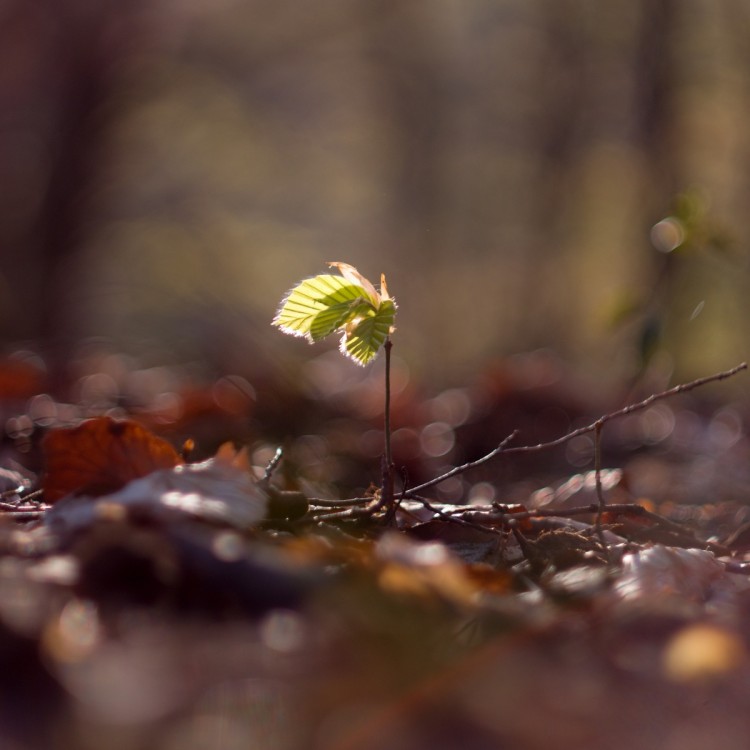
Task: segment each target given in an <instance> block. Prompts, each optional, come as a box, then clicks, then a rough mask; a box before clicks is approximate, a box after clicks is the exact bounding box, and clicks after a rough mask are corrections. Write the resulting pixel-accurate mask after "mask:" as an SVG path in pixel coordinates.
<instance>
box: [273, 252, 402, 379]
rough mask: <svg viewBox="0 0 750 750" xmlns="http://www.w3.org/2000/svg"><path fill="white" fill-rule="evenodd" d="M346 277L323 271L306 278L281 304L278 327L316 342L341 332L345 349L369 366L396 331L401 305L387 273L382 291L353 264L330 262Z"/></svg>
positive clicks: (275, 320) (277, 321)
mask: <svg viewBox="0 0 750 750" xmlns="http://www.w3.org/2000/svg"><path fill="white" fill-rule="evenodd" d="M328 265H329V266H331V267H332V268H337V269H338V270H339V272H340V273H341V276H334V275H332V274H322V275H321V276H314V277H313V278H311V279H305V280H304V281H302V282H300V283H299V284H297V286H295V287H294V289H292V290H291V291H290V292H289V293H288V294H287V296H286V297H285V298H284V300H283V301H282V303H281V307H280V308H279V311H278V312H277V313H276V316H275V317H274V319H273V325H275V326H278V327H279V328H281V330H282V331H284V333H290V334H291V335H292V336H304V337H305V338H307V340H308V341H309V342H310V343H315V342H316V341H320V340H322V339H324V338H326V337H327V336H330V335H331V334H332V333H337V332H341V333H342V336H341V352H342V353H343V354H345V355H346V356H347V357H350V358H351V359H353V360H354V361H355V362H356V363H357V364H360V365H366V364H367V363H368V362H370V361H371V360H373V359H374V358H375V356H376V355H377V353H378V350H379V349H380V347H381V346H383V344H384V343H385V341H386V339H387V338H388V336H389V335H390V334H391V333H392V332H393V330H394V329H393V321H394V318H395V317H396V303H395V302H394V301H393V300H392V299H391V298H390V296H389V295H388V288H387V287H386V284H385V276H381V277H380V292H377V291H376V290H375V287H374V286H373V285H372V283H371V282H369V281H368V280H367V279H366V278H365V277H364V276H362V274H361V273H359V271H357V269H356V268H354V267H353V266H350V265H349V264H348V263H329V264H328Z"/></svg>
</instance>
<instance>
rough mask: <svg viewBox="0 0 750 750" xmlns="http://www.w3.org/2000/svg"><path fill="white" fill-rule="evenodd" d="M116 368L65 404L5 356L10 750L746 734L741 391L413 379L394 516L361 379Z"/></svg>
mask: <svg viewBox="0 0 750 750" xmlns="http://www.w3.org/2000/svg"><path fill="white" fill-rule="evenodd" d="M110 364H111V362H110ZM527 365H528V363H527ZM100 369H101V371H97V372H89V373H88V374H86V375H85V377H82V379H81V380H80V381H78V382H77V384H76V386H75V388H72V389H71V392H70V394H69V397H68V398H65V399H63V398H53V397H51V396H49V395H47V392H46V390H45V388H44V383H43V371H42V370H41V369H39V368H38V367H37V364H36V363H35V362H34V361H33V360H29V361H21V360H19V359H13V360H8V361H6V362H4V363H3V364H2V366H0V394H2V400H1V402H0V406H2V409H3V413H4V417H5V423H6V430H5V436H4V441H3V463H2V468H1V469H0V480H2V489H3V498H2V501H1V502H0V514H1V515H0V666H1V667H2V668H0V747H2V748H4V750H37V748H38V749H39V750H42V749H43V750H48V749H50V750H55V749H57V748H60V749H61V750H73V749H78V748H81V750H88V749H89V748H90V749H91V750H99V749H100V748H102V747H107V748H110V749H114V750H177V749H178V748H179V750H205V748H211V749H212V750H240V748H242V749H243V750H244V749H246V748H250V747H263V748H273V749H274V750H298V749H300V750H302V749H305V750H307V749H310V750H349V749H351V750H355V749H356V750H376V749H379V748H386V747H387V748H389V750H421V748H430V749H432V750H437V749H438V748H452V747H461V748H467V749H471V750H474V749H476V750H485V749H486V750H490V749H493V750H494V749H496V748H506V747H507V748H513V749H514V750H517V749H519V748H529V749H532V750H534V749H536V748H538V749H539V750H543V749H546V748H555V750H566V749H567V748H580V747H590V748H612V750H619V749H622V750H626V748H627V749H628V750H629V749H630V748H632V747H638V748H641V749H645V748H660V750H664V749H666V750H670V749H672V748H674V750H677V749H678V748H679V750H703V749H704V748H706V747H709V746H711V747H721V748H722V749H723V750H733V749H734V748H737V750H740V748H742V750H744V748H746V747H747V738H748V736H750V714H749V713H748V711H747V706H748V705H750V626H748V622H749V621H750V530H748V529H750V460H749V459H750V439H748V437H747V434H746V424H747V414H746V411H745V410H746V407H747V405H744V406H743V405H742V404H738V403H727V402H726V401H725V400H722V397H721V392H722V384H721V383H719V382H718V381H719V380H722V379H723V378H724V375H721V376H718V375H717V376H711V377H709V378H707V379H705V380H704V381H701V382H699V383H698V382H696V383H693V384H689V387H685V388H675V389H673V390H672V391H669V392H666V391H663V392H660V393H659V394H657V397H656V398H649V397H648V396H649V394H644V396H643V397H639V398H636V399H634V400H633V401H632V402H629V404H628V403H624V404H619V405H618V406H617V407H616V408H615V409H611V408H610V409H608V410H606V409H605V410H598V409H599V407H600V404H590V403H587V402H586V394H585V392H582V391H580V390H577V389H576V388H575V387H573V386H571V385H570V384H569V383H568V382H567V381H566V379H565V377H562V376H561V377H556V378H551V377H546V376H544V377H543V375H544V374H545V373H546V375H549V362H536V363H535V364H534V366H533V367H531V368H529V367H526V368H525V369H523V371H522V372H520V371H519V370H517V369H516V370H512V369H508V368H503V367H501V368H499V369H497V370H494V371H488V372H487V373H485V374H484V375H483V378H482V379H481V381H480V382H478V383H477V384H474V385H472V386H471V387H469V388H467V389H450V390H448V391H445V392H443V393H441V394H438V395H437V396H431V397H428V396H425V395H423V394H420V393H417V392H416V391H415V390H408V389H405V390H403V391H402V392H400V393H396V397H395V400H394V426H395V428H396V429H395V431H394V434H393V456H394V464H395V472H394V492H393V495H392V497H391V496H389V495H388V494H386V495H385V496H384V494H383V493H382V492H381V490H380V487H381V486H382V480H383V477H384V476H386V475H387V474H388V468H387V467H381V460H380V458H379V453H380V447H379V446H380V441H381V440H382V437H383V433H382V429H380V428H379V427H378V425H379V420H380V419H381V418H382V413H381V412H379V411H378V409H377V406H375V407H373V406H372V402H373V399H372V398H371V395H372V394H371V392H370V388H371V386H370V385H369V384H368V382H367V381H363V380H360V381H357V382H356V383H348V382H347V383H338V384H337V385H336V387H332V388H331V389H330V392H329V393H328V394H327V395H326V394H325V393H322V392H321V391H320V390H319V391H315V392H313V391H311V390H309V389H308V390H307V391H305V390H297V391H291V390H289V391H283V390H282V387H281V385H280V384H279V383H278V382H276V383H273V384H266V385H264V384H263V383H255V384H253V385H252V386H251V385H250V383H249V380H246V379H244V378H241V377H240V376H231V377H221V378H217V379H215V380H214V381H213V382H209V383H204V384H196V383H189V384H186V383H185V382H181V383H180V384H179V385H178V386H175V379H174V378H171V379H169V378H167V380H169V383H170V384H171V385H170V387H169V388H167V387H166V386H165V385H164V382H166V381H165V380H159V378H158V377H156V374H155V372H153V371H152V372H150V373H148V375H149V377H150V378H151V380H149V381H148V382H149V384H150V385H149V388H150V390H149V394H150V395H149V397H148V398H146V396H144V393H145V391H144V390H143V389H144V387H145V386H144V383H145V382H146V380H147V378H146V374H144V372H122V371H119V374H118V375H117V377H115V375H113V373H112V370H111V368H110V370H109V371H106V372H105V368H100ZM160 372H161V376H164V372H163V371H160ZM735 374H736V375H737V377H747V375H746V373H742V372H739V370H737V371H732V372H731V373H726V374H725V375H726V377H729V376H730V375H732V376H733V375H735ZM154 378H156V380H157V381H158V382H157V383H154V382H153V381H154ZM139 388H140V390H138V389H139ZM178 407H179V408H178ZM292 412H293V413H294V415H296V416H295V418H294V419H292V418H291V416H290V414H292ZM605 415H606V416H605ZM515 430H518V431H519V432H518V434H516V433H515ZM498 446H500V449H499V450H498ZM489 454H492V456H491V458H488V459H487V460H486V461H485V460H481V459H483V457H487V456H488V455H489Z"/></svg>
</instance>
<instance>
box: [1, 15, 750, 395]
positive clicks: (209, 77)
mask: <svg viewBox="0 0 750 750" xmlns="http://www.w3.org/2000/svg"><path fill="white" fill-rule="evenodd" d="M1 13H2V24H1V25H0V44H1V45H2V49H3V56H4V64H3V68H2V69H3V71H4V72H3V75H2V78H0V108H1V109H2V112H3V113H4V114H3V120H2V125H1V126H0V184H2V185H3V186H4V187H3V200H2V201H0V246H1V247H2V260H1V261H0V284H1V285H2V288H1V289H0V292H1V293H0V300H2V309H1V310H0V326H1V330H2V337H3V339H4V340H5V341H9V342H10V341H12V342H17V341H19V340H27V339H35V340H36V339H40V338H41V339H43V340H45V341H46V342H47V343H48V344H49V345H50V347H51V348H52V349H55V347H56V350H57V351H58V353H59V352H62V353H63V354H64V353H65V352H66V351H68V350H69V348H70V345H71V342H74V341H76V340H78V339H79V338H81V337H86V336H97V337H99V336H107V337H112V338H114V339H115V340H116V342H117V349H118V350H122V349H123V348H130V347H133V348H136V347H137V348H139V349H140V350H147V351H151V352H157V353H158V355H159V356H160V357H167V356H169V357H174V358H184V357H185V356H190V357H199V358H202V359H204V360H206V361H211V362H215V363H217V365H218V367H219V368H220V369H225V370H226V369H236V367H237V365H238V363H239V361H240V360H242V361H243V362H244V363H250V364H252V365H253V366H255V367H257V368H262V367H269V366H272V367H276V366H278V365H279V362H278V361H277V360H278V358H281V359H282V361H283V362H284V363H288V364H289V365H290V368H293V367H294V365H295V363H296V362H297V361H298V358H301V357H305V356H308V353H307V352H300V351H299V349H298V348H295V347H294V346H293V345H292V342H286V343H284V342H281V343H280V342H279V339H278V337H274V338H273V345H272V348H273V350H274V351H275V352H277V353H276V354H269V353H268V349H269V345H268V342H269V337H270V336H272V332H271V331H270V330H268V326H267V319H268V315H269V311H272V310H273V309H274V307H275V305H276V302H277V300H278V297H279V295H280V293H282V292H283V290H284V289H285V288H287V286H288V283H289V278H290V273H293V276H292V278H294V277H298V278H299V277H303V276H305V275H306V274H308V273H314V272H315V270H316V269H318V268H319V267H320V264H321V262H322V261H324V260H326V259H327V258H329V257H331V256H332V255H334V256H335V255H337V254H345V256H346V257H347V258H349V259H350V260H351V261H352V262H353V263H354V264H355V265H357V266H358V267H359V268H361V269H362V270H363V272H364V273H365V274H370V273H372V272H373V270H375V269H384V270H386V271H387V272H388V274H389V278H390V279H391V281H392V283H393V284H394V286H395V288H398V289H404V290H408V294H402V295H401V299H400V302H401V318H402V321H403V323H402V327H401V333H400V339H399V346H400V348H401V351H402V352H408V361H409V363H410V366H411V367H412V368H414V371H415V373H416V374H419V375H425V374H427V375H429V377H430V378H432V379H434V380H435V381H437V382H438V383H439V384H441V385H445V384H447V383H456V382H463V381H465V380H466V378H467V373H469V372H471V371H472V370H474V369H475V368H476V366H477V364H478V363H480V362H482V361H484V360H486V359H487V358H488V357H490V356H494V355H503V354H507V353H508V352H513V351H520V350H522V351H528V350H530V349H533V348H536V347H538V346H548V347H552V348H555V349H557V350H558V351H560V352H562V353H563V354H564V355H565V356H566V357H570V358H572V359H574V360H576V361H578V362H579V363H581V364H582V365H583V366H584V367H587V368H592V369H595V368H597V367H598V366H599V365H602V364H605V365H607V372H608V373H609V374H610V376H611V377H613V378H625V377H628V376H629V375H631V374H633V372H634V371H635V370H637V368H638V367H639V366H640V365H639V362H640V360H639V357H640V356H641V355H640V354H639V352H638V347H639V341H640V340H641V338H642V334H641V331H642V330H643V326H644V325H645V323H644V321H646V322H648V321H653V320H656V321H658V326H659V331H660V339H659V348H660V358H657V361H658V363H659V364H660V365H661V366H663V367H665V368H666V369H669V368H670V367H671V366H672V364H673V363H674V364H676V365H677V367H678V368H679V370H680V374H681V376H683V377H684V376H685V375H693V374H698V372H700V373H703V372H706V371H710V370H712V369H718V368H719V367H724V366H726V364H727V361H732V362H734V361H737V360H738V359H740V358H743V357H744V356H745V355H746V346H747V345H746V342H747V340H748V330H747V326H748V324H747V320H748V319H749V317H750V316H748V314H747V300H748V299H750V296H749V295H748V294H747V281H746V274H745V272H744V269H745V259H746V255H745V247H746V245H747V240H748V223H747V222H748V220H747V211H746V210H745V209H746V204H747V194H748V188H749V187H750V186H749V185H748V179H750V178H749V177H748V175H750V170H749V169H748V164H747V154H748V153H750V149H748V137H749V136H748V131H747V127H746V123H747V121H748V95H747V92H748V85H749V84H750V65H749V63H750V61H749V60H748V55H747V51H746V48H747V45H746V44H745V41H746V39H747V36H748V31H750V14H749V13H748V9H747V8H746V7H745V5H744V4H743V3H738V2H731V1H729V0H727V1H726V2H725V1H724V0H722V2H719V3H718V4H717V3H706V2H703V3H700V2H694V3H688V4H681V3H674V2H669V0H656V2H654V1H653V0H649V1H648V2H646V1H645V0H638V2H630V1H629V0H614V2H608V3H605V4H592V3H583V2H565V3H562V4H561V3H557V2H549V1H548V0H533V1H532V2H521V1H520V0H503V1H502V2H494V1H492V0H472V1H471V2H458V0H451V1H449V2H444V3H439V4H435V3H431V2H427V1H426V0H416V1H411V0H410V1H409V2H405V1H404V0H388V1H386V2H382V0H377V1H375V0H365V2H359V3H346V2H342V0H321V2H316V3H314V4H309V5H305V6H304V7H300V4H299V3H296V2H289V0H282V1H281V2H277V1H274V2H273V3H271V2H269V0H220V2H213V1H212V2H208V1H207V0H194V1H193V2H187V1H186V2H179V0H174V1H173V2H167V3H160V4H159V6H158V8H156V7H154V6H153V4H151V3H145V2H135V3H128V4H126V5H123V4H121V3H115V2H101V3H79V2H75V0H56V1H55V2H52V0H46V1H45V2H42V3H27V2H20V1H18V0H11V2H7V3H5V4H4V5H3V9H2V12H1ZM687 189H693V190H695V194H696V195H701V196H703V198H702V200H703V202H704V205H705V206H706V210H705V214H704V215H705V216H706V217H708V220H710V223H711V224H712V225H715V226H718V227H722V231H721V234H722V235H726V236H728V237H730V238H731V239H732V243H731V248H732V249H731V252H727V253H724V254H722V255H721V256H717V254H716V253H715V252H713V251H712V246H713V244H714V243H712V242H704V241H699V242H693V243H691V246H690V247H689V248H685V249H686V252H684V253H680V254H679V255H675V254H669V255H664V254H661V253H658V252H656V251H655V250H654V248H653V247H652V246H651V242H650V232H651V228H652V226H654V225H655V224H656V223H657V222H659V221H661V220H663V219H664V218H665V217H668V216H671V215H673V214H675V211H677V209H676V208H675V206H674V204H673V200H675V197H676V196H678V195H679V194H681V193H683V191H685V190H687ZM675 215H677V216H679V211H678V213H677V214H675ZM691 231H693V236H694V237H698V236H699V235H701V233H703V235H704V236H705V232H704V231H703V230H700V231H698V230H696V229H695V228H693V229H691ZM722 246H723V245H722ZM623 305H626V306H627V307H628V308H629V309H631V310H633V311H635V312H634V313H633V315H632V316H631V317H629V318H628V319H627V325H623V326H620V327H618V328H616V329H612V328H611V323H612V319H613V315H614V313H615V311H616V310H618V309H622V307H623ZM456 310H460V311H461V314H460V315H456V314H455V311H456ZM649 326H650V328H649V330H655V329H654V328H653V326H651V325H650V323H649ZM436 341H439V342H441V345H439V346H435V342H436ZM665 363H666V364H665Z"/></svg>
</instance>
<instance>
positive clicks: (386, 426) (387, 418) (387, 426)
mask: <svg viewBox="0 0 750 750" xmlns="http://www.w3.org/2000/svg"><path fill="white" fill-rule="evenodd" d="M383 348H384V349H385V411H384V415H383V430H384V432H385V462H386V463H387V464H388V466H391V464H392V463H393V456H392V454H391V349H392V348H393V343H392V342H391V338H390V336H389V337H388V338H386V340H385V344H383Z"/></svg>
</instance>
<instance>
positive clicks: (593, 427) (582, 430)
mask: <svg viewBox="0 0 750 750" xmlns="http://www.w3.org/2000/svg"><path fill="white" fill-rule="evenodd" d="M746 369H747V363H746V362H742V363H741V364H739V365H737V366H736V367H733V368H732V369H731V370H725V371H723V372H718V373H716V374H714V375H707V376H706V377H703V378H697V379H696V380H691V381H690V382H689V383H682V384H681V385H677V386H675V387H674V388H670V389H669V390H666V391H661V392H660V393H654V394H653V395H651V396H649V397H648V398H646V399H644V400H643V401H639V402H638V403H635V404H630V405H629V406H625V407H623V408H622V409H618V410H617V411H613V412H610V413H609V414H605V415H603V416H601V417H599V419H597V420H596V421H595V422H592V423H591V424H589V425H586V426H585V427H579V428H578V429H576V430H572V431H571V432H568V433H566V434H565V435H562V436H561V437H559V438H556V439H555V440H550V441H548V442H546V443H537V444H536V445H516V446H511V447H508V443H509V442H510V441H511V440H512V439H513V438H514V437H515V436H516V435H517V434H518V430H515V431H514V432H512V433H511V434H510V435H508V437H506V438H505V440H503V441H502V442H501V443H500V445H498V446H497V448H495V449H494V450H491V451H490V452H489V453H487V454H486V455H484V456H482V457H481V458H478V459H476V460H475V461H469V462H468V463H465V464H461V466H456V467H455V468H454V469H451V470H450V471H448V472H446V473H445V474H441V475H440V476H439V477H436V478H435V479H431V480H430V481H429V482H425V483H424V484H420V485H418V486H417V487H412V489H411V490H409V491H408V492H407V493H405V496H406V497H407V498H410V497H413V496H414V494H416V493H419V492H422V491H423V490H426V489H427V488H428V487H434V486H435V485H436V484H440V483H441V482H444V481H445V480H446V479H450V478H451V477H454V476H456V475H457V474H463V473H464V472H466V471H469V469H473V468H474V467H475V466H479V465H480V464H483V463H485V462H487V461H489V460H490V459H493V458H495V456H499V455H500V454H501V453H502V454H505V455H508V454H512V453H531V452H536V451H542V450H546V449H548V448H556V447H557V446H558V445H563V444H564V443H567V442H568V441H570V440H572V439H573V438H577V437H579V436H580V435H587V434H588V433H590V432H596V431H597V430H598V431H601V429H602V427H603V426H604V425H605V424H606V423H607V422H609V421H611V420H613V419H617V418H619V417H624V416H627V415H628V414H633V413H634V412H636V411H641V410H642V409H647V408H648V407H649V406H651V404H653V403H655V402H656V401H660V400H662V399H665V398H669V397H670V396H676V395H677V394H678V393H686V392H687V391H692V390H693V389H694V388H698V387H700V386H702V385H706V384H707V383H713V382H716V381H719V380H726V378H731V377H732V376H733V375H736V374H737V373H738V372H740V371H742V370H746ZM598 479H599V482H601V477H598Z"/></svg>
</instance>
